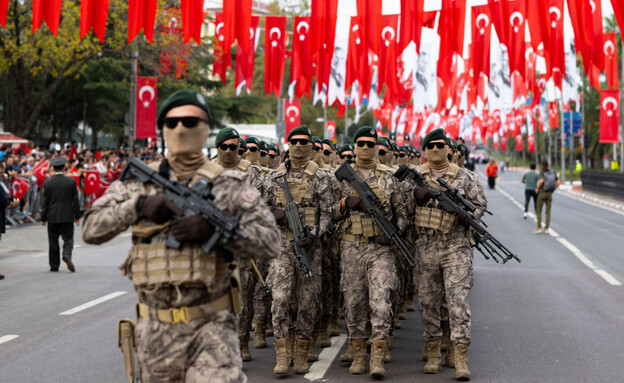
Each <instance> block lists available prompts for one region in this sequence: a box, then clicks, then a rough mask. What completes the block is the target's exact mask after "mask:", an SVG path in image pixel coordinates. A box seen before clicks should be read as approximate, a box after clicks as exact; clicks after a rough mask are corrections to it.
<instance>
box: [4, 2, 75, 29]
mask: <svg viewBox="0 0 624 383" xmlns="http://www.w3.org/2000/svg"><path fill="white" fill-rule="evenodd" d="M62 7H63V0H33V6H32V12H33V13H32V33H35V32H36V31H37V29H39V27H40V26H41V23H42V22H43V21H45V23H46V24H47V25H48V28H50V31H52V33H53V34H54V36H57V35H58V28H59V24H60V23H61V8H62ZM5 8H6V7H5ZM5 17H6V16H5Z"/></svg>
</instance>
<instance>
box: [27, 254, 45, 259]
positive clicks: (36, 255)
mask: <svg viewBox="0 0 624 383" xmlns="http://www.w3.org/2000/svg"><path fill="white" fill-rule="evenodd" d="M46 255H48V253H36V254H32V255H31V256H30V257H31V258H41V257H45V256H46Z"/></svg>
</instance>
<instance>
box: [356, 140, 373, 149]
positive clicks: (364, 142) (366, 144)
mask: <svg viewBox="0 0 624 383" xmlns="http://www.w3.org/2000/svg"><path fill="white" fill-rule="evenodd" d="M355 144H356V145H357V146H359V147H360V148H363V147H364V146H368V147H369V148H374V147H375V145H377V144H376V143H374V142H373V141H358V142H356V143H355Z"/></svg>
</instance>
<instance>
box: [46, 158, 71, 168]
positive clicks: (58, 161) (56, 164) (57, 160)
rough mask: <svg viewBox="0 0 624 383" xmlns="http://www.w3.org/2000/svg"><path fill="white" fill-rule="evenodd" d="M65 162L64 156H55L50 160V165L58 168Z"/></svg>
mask: <svg viewBox="0 0 624 383" xmlns="http://www.w3.org/2000/svg"><path fill="white" fill-rule="evenodd" d="M66 162H67V160H66V159H65V157H56V158H55V159H53V160H52V161H50V166H52V167H53V168H60V167H61V166H65V163H66Z"/></svg>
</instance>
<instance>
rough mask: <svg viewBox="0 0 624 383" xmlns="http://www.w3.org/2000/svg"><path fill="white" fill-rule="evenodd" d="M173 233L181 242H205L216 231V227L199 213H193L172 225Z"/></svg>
mask: <svg viewBox="0 0 624 383" xmlns="http://www.w3.org/2000/svg"><path fill="white" fill-rule="evenodd" d="M171 233H172V234H173V237H174V238H175V239H176V240H177V241H179V242H205V241H207V240H208V239H210V237H211V236H212V234H213V233H214V227H213V226H212V225H211V224H209V223H208V222H207V221H206V220H205V219H203V218H202V217H200V216H199V215H197V214H193V215H187V216H186V217H182V218H180V219H179V220H177V221H176V222H175V223H174V224H173V225H171Z"/></svg>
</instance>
